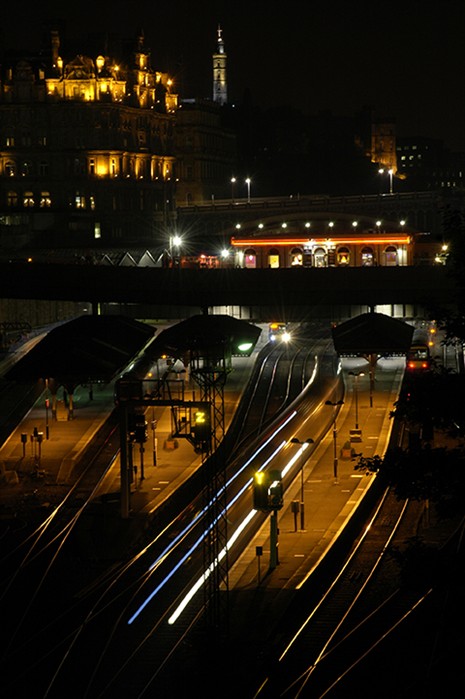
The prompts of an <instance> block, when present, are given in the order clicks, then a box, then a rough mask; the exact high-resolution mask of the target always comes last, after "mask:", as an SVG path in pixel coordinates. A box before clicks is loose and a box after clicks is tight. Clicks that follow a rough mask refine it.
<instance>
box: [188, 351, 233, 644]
mask: <svg viewBox="0 0 465 699" xmlns="http://www.w3.org/2000/svg"><path fill="white" fill-rule="evenodd" d="M230 371H231V353H230V351H229V349H228V348H227V347H226V345H225V344H224V343H222V344H221V345H219V346H215V347H212V348H209V349H203V350H202V351H196V350H193V351H191V377H192V379H193V380H194V381H195V382H196V383H197V385H198V386H199V388H200V392H201V395H200V400H201V401H203V402H206V403H209V404H210V406H211V410H212V415H211V418H212V423H211V424H212V427H211V440H210V441H209V443H208V444H207V445H206V447H205V451H206V452H208V453H205V454H204V462H205V479H206V480H205V488H204V493H205V505H206V514H205V537H204V569H205V571H207V572H209V574H207V577H206V580H205V585H204V593H205V608H206V621H207V624H208V626H209V627H210V628H211V629H216V630H218V631H223V632H225V631H226V630H227V626H228V592H229V582H228V553H227V498H226V464H225V463H224V461H223V460H222V457H221V456H220V455H219V453H218V446H219V444H220V442H221V440H222V439H223V437H224V433H225V419H224V386H225V383H226V378H227V375H228V373H229V372H230Z"/></svg>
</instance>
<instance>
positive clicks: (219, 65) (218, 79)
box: [213, 25, 228, 105]
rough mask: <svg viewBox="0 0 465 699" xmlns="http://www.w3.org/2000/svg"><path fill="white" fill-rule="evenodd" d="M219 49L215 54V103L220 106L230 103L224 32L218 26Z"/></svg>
mask: <svg viewBox="0 0 465 699" xmlns="http://www.w3.org/2000/svg"><path fill="white" fill-rule="evenodd" d="M217 31H218V48H217V52H216V53H214V54H213V101H214V102H217V103H218V104H220V105H223V104H226V103H227V101H228V87H227V82H226V60H227V55H226V52H225V50H224V41H223V31H222V29H221V27H220V25H218V30H217Z"/></svg>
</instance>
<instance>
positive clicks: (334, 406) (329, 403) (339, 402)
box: [325, 400, 344, 483]
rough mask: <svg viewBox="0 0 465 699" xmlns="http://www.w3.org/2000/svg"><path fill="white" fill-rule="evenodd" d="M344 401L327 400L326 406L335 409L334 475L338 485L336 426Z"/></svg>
mask: <svg viewBox="0 0 465 699" xmlns="http://www.w3.org/2000/svg"><path fill="white" fill-rule="evenodd" d="M343 403H344V401H343V400H337V401H335V402H333V401H331V400H327V401H326V402H325V405H331V406H332V407H333V408H334V417H333V448H334V460H333V473H334V482H335V483H337V482H338V480H337V467H338V458H337V426H336V417H337V410H336V408H338V407H339V406H340V405H343Z"/></svg>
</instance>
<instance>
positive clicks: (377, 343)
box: [332, 313, 414, 357]
mask: <svg viewBox="0 0 465 699" xmlns="http://www.w3.org/2000/svg"><path fill="white" fill-rule="evenodd" d="M413 331H414V328H413V326H412V325H409V324H408V323H405V322H404V321H402V320H398V319H396V318H391V317H390V316H387V315H384V314H383V313H362V314H361V315H358V316H356V317H355V318H351V319H350V320H347V321H344V322H343V323H340V324H338V325H335V326H334V327H333V329H332V336H333V342H334V347H335V349H336V352H337V354H338V355H339V356H340V357H359V356H367V355H373V354H377V355H379V356H381V357H389V356H391V357H393V356H405V355H406V353H407V351H408V349H409V347H410V345H411V342H412V335H413Z"/></svg>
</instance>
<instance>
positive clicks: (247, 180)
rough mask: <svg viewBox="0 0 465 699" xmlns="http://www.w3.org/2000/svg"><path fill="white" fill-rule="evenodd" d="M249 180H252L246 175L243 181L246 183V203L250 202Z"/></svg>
mask: <svg viewBox="0 0 465 699" xmlns="http://www.w3.org/2000/svg"><path fill="white" fill-rule="evenodd" d="M251 182H252V180H251V179H250V177H247V178H246V180H245V183H246V185H247V203H248V204H250V183H251Z"/></svg>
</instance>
